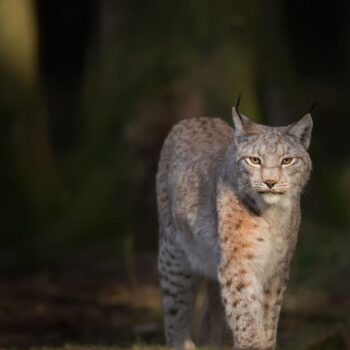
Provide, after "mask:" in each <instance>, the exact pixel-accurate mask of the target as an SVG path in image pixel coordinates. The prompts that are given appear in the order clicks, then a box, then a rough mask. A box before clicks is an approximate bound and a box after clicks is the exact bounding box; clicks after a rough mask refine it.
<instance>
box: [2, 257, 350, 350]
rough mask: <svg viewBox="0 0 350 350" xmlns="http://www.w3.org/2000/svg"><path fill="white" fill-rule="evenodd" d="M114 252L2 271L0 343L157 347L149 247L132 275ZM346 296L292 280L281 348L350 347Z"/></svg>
mask: <svg viewBox="0 0 350 350" xmlns="http://www.w3.org/2000/svg"><path fill="white" fill-rule="evenodd" d="M124 270H125V269H123V268H122V267H121V264H118V262H117V261H116V260H115V259H114V258H113V257H109V258H108V259H106V258H104V259H100V258H91V257H90V258H88V259H85V260H84V259H83V260H79V261H78V262H77V261H74V262H72V261H69V260H67V262H66V264H65V267H61V268H58V269H50V270H48V269H43V270H42V271H37V272H35V273H32V274H29V275H28V274H26V275H23V274H15V275H14V274H11V275H10V276H7V277H4V278H3V279H2V281H1V288H0V349H37V350H51V349H57V350H58V349H65V350H82V349H94V350H112V349H134V350H141V349H142V350H146V349H147V350H149V349H160V346H161V345H162V344H164V339H163V335H162V333H163V331H162V321H161V309H160V301H159V290H158V286H157V277H156V272H155V258H154V255H149V254H148V255H145V256H139V257H138V259H137V263H136V267H135V271H136V272H135V276H133V278H132V279H131V281H130V278H129V279H128V278H127V277H126V276H127V274H126V272H125V271H124ZM349 315H350V298H348V297H347V296H343V297H342V298H340V297H339V296H338V297H337V298H334V297H332V296H330V295H329V294H327V293H319V292H317V293H316V292H312V291H310V290H307V289H297V288H293V287H291V289H289V291H288V294H287V296H286V298H285V303H284V308H283V313H282V317H281V322H280V328H279V344H280V349H290V350H292V349H293V350H299V349H300V350H316V349H323V350H326V349H350V323H349Z"/></svg>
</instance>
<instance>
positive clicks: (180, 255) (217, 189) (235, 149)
mask: <svg viewBox="0 0 350 350" xmlns="http://www.w3.org/2000/svg"><path fill="white" fill-rule="evenodd" d="M233 121H234V129H232V128H231V127H230V126H229V125H227V124H226V123H225V122H224V121H222V120H220V119H217V118H197V119H187V120H184V121H181V122H180V123H178V124H177V125H175V126H174V128H173V129H172V131H171V132H170V134H169V135H168V137H167V139H166V140H165V143H164V145H163V148H162V152H161V157H160V161H159V169H158V174H157V202H158V212H159V226H160V238H159V256H158V269H159V278H160V286H161V290H162V299H163V309H164V322H165V336H166V340H167V344H168V345H169V347H171V348H173V349H176V350H183V349H192V348H194V343H193V340H192V336H191V320H192V311H193V305H194V300H195V291H196V286H197V284H198V281H199V280H201V279H203V278H204V279H205V280H207V281H208V290H207V296H206V301H205V306H204V310H203V312H202V317H201V319H202V324H201V326H200V334H199V337H198V342H199V343H200V344H202V343H208V344H211V345H220V344H221V342H222V338H223V333H224V332H223V331H224V329H225V325H228V328H229V329H230V331H231V334H232V337H233V342H234V347H235V348H236V349H274V348H275V346H276V334H277V324H278V318H279V313H280V309H281V305H282V301H283V293H284V291H285V288H286V283H287V280H288V275H289V265H290V261H291V258H292V254H293V251H294V248H295V244H296V240H297V232H298V228H299V222H300V209H299V201H300V193H301V191H302V188H303V187H304V185H305V183H306V182H307V180H308V178H309V174H310V170H311V161H310V157H309V155H308V153H307V148H308V146H309V144H310V135H311V129H312V120H311V116H310V115H307V116H305V117H304V118H303V119H301V120H300V121H299V122H297V123H295V124H293V125H290V126H287V127H278V128H276V127H269V126H265V125H260V124H256V123H253V122H252V121H250V120H249V119H248V118H246V117H244V116H242V115H240V114H238V113H237V112H236V110H235V108H234V109H233ZM286 156H288V157H292V158H293V162H294V163H293V164H292V165H290V166H283V165H282V164H281V159H283V157H286ZM249 157H257V158H259V159H260V160H261V165H259V166H252V165H251V164H249V159H250V158H249ZM254 161H256V160H254ZM272 180H273V181H274V187H273V189H271V188H270V187H268V186H267V184H268V181H270V182H271V181H272Z"/></svg>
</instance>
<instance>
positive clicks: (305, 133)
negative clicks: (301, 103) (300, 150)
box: [286, 113, 313, 149]
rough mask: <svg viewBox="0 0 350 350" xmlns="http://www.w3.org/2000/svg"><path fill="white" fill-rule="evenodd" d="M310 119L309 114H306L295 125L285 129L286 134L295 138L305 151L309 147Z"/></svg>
mask: <svg viewBox="0 0 350 350" xmlns="http://www.w3.org/2000/svg"><path fill="white" fill-rule="evenodd" d="M312 125H313V123H312V117H311V114H310V113H308V114H306V115H305V116H304V117H303V118H301V119H300V120H299V121H297V122H296V123H294V124H292V125H290V126H289V127H288V128H287V132H286V133H287V134H288V135H291V136H293V137H295V138H296V139H297V140H298V141H299V142H300V143H301V144H302V145H303V146H304V147H305V148H306V149H308V148H309V146H310V141H311V131H312Z"/></svg>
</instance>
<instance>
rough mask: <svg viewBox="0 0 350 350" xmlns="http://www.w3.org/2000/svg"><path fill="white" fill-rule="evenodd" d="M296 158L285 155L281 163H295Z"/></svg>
mask: <svg viewBox="0 0 350 350" xmlns="http://www.w3.org/2000/svg"><path fill="white" fill-rule="evenodd" d="M293 160H294V158H292V157H285V158H283V159H282V161H281V164H282V165H290V164H292V163H293Z"/></svg>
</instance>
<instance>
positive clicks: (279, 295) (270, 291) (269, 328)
mask: <svg viewBox="0 0 350 350" xmlns="http://www.w3.org/2000/svg"><path fill="white" fill-rule="evenodd" d="M287 279H288V277H285V278H284V279H282V278H278V277H277V278H276V279H275V280H273V281H271V283H269V285H268V286H267V287H266V288H265V289H264V295H265V303H264V309H265V331H266V336H267V341H268V344H269V346H270V347H271V348H272V349H274V348H275V347H276V339H277V328H278V320H279V316H280V311H281V307H282V302H283V294H284V291H285V289H286V283H287Z"/></svg>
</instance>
